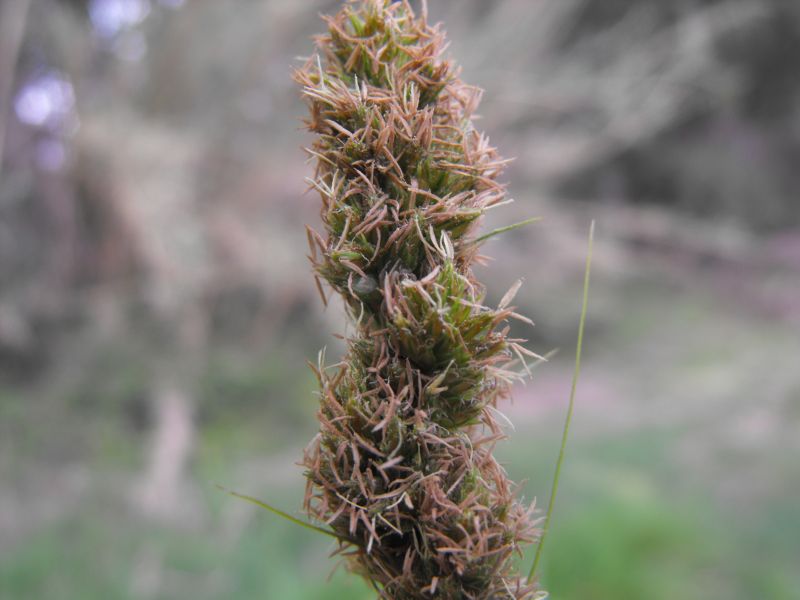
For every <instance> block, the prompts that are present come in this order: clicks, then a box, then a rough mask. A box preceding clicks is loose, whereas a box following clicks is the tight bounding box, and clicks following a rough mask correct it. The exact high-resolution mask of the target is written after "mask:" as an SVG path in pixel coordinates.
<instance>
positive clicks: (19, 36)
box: [0, 0, 31, 173]
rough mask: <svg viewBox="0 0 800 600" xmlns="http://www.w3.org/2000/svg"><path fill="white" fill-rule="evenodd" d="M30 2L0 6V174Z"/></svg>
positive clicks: (21, 0) (14, 1)
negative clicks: (15, 75) (15, 76)
mask: <svg viewBox="0 0 800 600" xmlns="http://www.w3.org/2000/svg"><path fill="white" fill-rule="evenodd" d="M30 5H31V0H4V2H3V3H2V4H0V173H2V168H3V150H4V148H5V137H6V122H7V120H8V119H9V118H10V116H11V96H12V93H13V91H14V73H15V72H16V68H17V58H18V57H19V50H20V47H21V46H22V40H23V38H24V37H25V29H26V25H27V22H28V9H29V8H30Z"/></svg>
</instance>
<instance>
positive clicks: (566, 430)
mask: <svg viewBox="0 0 800 600" xmlns="http://www.w3.org/2000/svg"><path fill="white" fill-rule="evenodd" d="M593 250H594V221H592V226H591V228H590V229H589V251H588V253H587V255H586V270H585V273H584V276H583V306H582V307H581V320H580V325H579V326H578V345H577V349H576V350H575V371H574V373H573V375H572V388H571V390H570V393H569V408H568V409H567V419H566V421H565V422H564V433H563V435H562V436H561V449H560V450H559V453H558V461H556V471H555V474H554V476H553V487H552V490H551V492H550V503H549V505H548V507H547V516H546V517H545V520H544V528H543V530H542V537H541V538H540V539H539V546H538V547H537V548H536V557H535V558H534V559H533V566H532V567H531V571H530V574H529V575H528V580H529V581H530V580H532V579H533V578H534V577H535V576H536V571H537V569H538V567H539V561H540V560H541V558H542V550H543V549H544V542H545V539H546V538H547V534H548V532H549V531H550V521H551V520H552V518H553V507H554V506H555V501H556V496H557V495H558V484H559V481H560V479H561V467H562V465H563V464H564V453H565V451H566V448H567V439H568V438H569V428H570V425H571V424H572V414H573V412H574V410H575V391H576V390H577V388H578V379H579V378H580V374H581V352H582V350H583V331H584V328H585V325H586V310H587V307H588V306H589V277H590V274H591V271H592V252H593Z"/></svg>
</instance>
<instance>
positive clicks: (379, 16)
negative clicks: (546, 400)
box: [295, 0, 537, 600]
mask: <svg viewBox="0 0 800 600" xmlns="http://www.w3.org/2000/svg"><path fill="white" fill-rule="evenodd" d="M325 19H326V22H327V25H328V31H327V33H325V34H324V35H321V36H319V37H317V38H316V44H317V50H318V52H317V54H316V55H315V56H314V57H312V58H311V59H309V61H308V62H307V63H306V64H305V66H304V67H303V68H301V69H299V70H298V71H297V72H296V73H295V79H296V81H297V82H298V83H300V84H301V85H302V87H303V95H304V97H305V99H306V100H307V102H308V104H309V107H310V119H309V120H308V123H307V124H308V128H309V129H310V130H311V131H312V132H313V133H314V134H316V138H315V141H314V143H313V146H312V147H311V148H309V149H308V152H309V153H310V155H311V156H312V157H313V158H314V159H315V162H316V173H315V177H314V178H313V180H312V185H313V187H314V188H316V190H317V191H318V192H319V194H320V196H321V198H322V213H321V214H322V222H323V224H324V228H325V235H319V234H317V233H316V232H314V231H313V230H311V229H309V230H308V232H309V244H310V246H311V260H312V263H313V266H314V270H315V273H316V276H317V280H318V284H320V285H319V287H320V292H321V293H322V295H323V300H324V299H325V294H324V290H323V286H322V284H321V281H320V280H324V281H325V282H327V284H328V285H329V286H330V288H332V289H333V290H334V291H335V292H337V293H338V294H340V295H341V297H342V298H343V300H344V304H345V306H346V308H347V311H348V313H349V315H350V317H351V321H352V323H353V326H354V327H353V328H354V334H353V335H352V337H351V338H349V339H348V340H347V344H348V350H347V354H346V356H345V357H344V359H343V361H342V362H341V363H340V364H339V365H338V366H336V367H333V368H326V367H325V366H324V365H323V364H320V365H319V366H318V367H316V368H315V371H316V373H317V376H318V378H319V383H320V388H321V393H320V411H319V420H320V424H321V428H320V434H319V435H318V436H317V437H316V438H315V440H314V441H313V442H312V444H311V446H310V447H309V448H308V450H307V452H306V454H305V456H304V466H305V468H306V475H307V478H308V487H307V493H306V499H305V507H306V510H307V511H308V513H309V514H310V516H311V517H312V518H314V519H316V520H318V521H321V522H323V523H325V524H326V525H327V526H328V527H330V529H331V530H332V532H333V533H334V534H335V536H336V537H337V538H338V539H339V542H340V552H341V553H342V554H344V555H345V556H346V557H347V561H348V564H349V566H350V568H351V569H352V570H354V571H356V572H358V573H359V574H361V575H363V576H364V577H366V578H367V579H368V580H369V581H370V582H371V583H372V584H373V585H374V586H375V588H376V590H377V591H378V592H379V594H380V595H381V597H383V598H386V599H390V600H414V599H422V598H440V599H443V600H461V599H468V600H501V599H503V600H505V599H516V600H525V599H531V598H533V597H534V596H535V595H536V589H535V586H534V585H533V584H532V583H530V582H527V581H526V580H525V579H524V578H521V577H519V576H518V575H516V574H515V571H514V568H513V565H512V562H513V561H512V558H513V555H514V554H515V553H516V552H518V551H519V550H520V548H521V547H522V546H523V545H525V544H528V543H531V542H533V541H534V540H535V538H536V536H537V532H536V530H535V528H534V523H533V521H532V518H531V513H532V507H529V506H525V505H523V504H522V503H521V502H520V501H519V500H518V499H517V498H516V496H515V493H514V486H513V484H512V482H511V481H510V480H509V478H508V476H507V475H506V473H505V471H504V469H503V468H502V467H501V466H500V465H499V464H498V462H497V461H496V460H495V458H494V457H493V455H492V451H493V447H494V444H495V443H496V442H497V441H498V440H499V439H501V438H502V437H503V433H502V431H501V428H500V427H499V425H498V423H497V421H496V414H497V413H496V410H495V409H494V407H495V405H496V404H497V402H498V401H499V400H501V399H504V398H505V397H507V396H508V394H509V389H510V386H511V384H512V383H513V381H514V380H515V379H516V378H517V377H518V373H517V372H516V371H515V370H514V364H512V363H515V362H518V361H522V362H523V363H524V355H529V356H534V357H535V356H536V355H534V354H533V353H530V352H529V351H528V350H526V349H525V348H523V346H522V345H521V342H522V341H523V340H516V339H511V338H510V337H509V335H508V332H509V327H508V321H509V320H510V319H515V318H516V319H521V320H523V321H526V319H525V318H524V317H522V316H520V315H518V314H516V313H515V312H514V309H513V307H510V306H509V304H510V302H511V300H512V297H513V294H514V293H515V291H516V288H517V287H518V286H514V287H513V288H512V290H511V291H510V292H509V293H508V294H507V295H506V297H505V298H503V300H502V301H501V302H500V304H499V306H498V307H496V308H490V307H488V306H484V303H483V299H484V295H485V292H484V288H483V286H481V284H480V283H479V282H477V281H476V280H475V278H474V276H473V273H472V269H471V266H472V265H473V264H474V263H475V262H476V261H479V260H480V259H481V257H480V255H479V249H480V246H481V243H482V239H483V238H480V237H477V234H476V227H477V224H478V222H479V220H480V218H481V217H482V215H484V213H485V212H486V211H487V210H488V209H490V208H492V207H494V206H498V205H500V204H502V203H504V202H505V201H506V193H505V189H504V187H503V185H501V184H500V183H498V181H497V178H498V176H499V175H500V173H501V172H502V170H503V167H504V164H505V162H504V161H503V160H501V159H500V158H499V157H498V155H497V153H496V151H495V149H494V148H492V147H491V146H490V144H489V142H488V139H487V138H486V137H485V136H484V135H482V134H481V133H479V132H478V131H477V130H476V129H475V127H474V123H473V114H474V111H475V109H476V107H477V105H478V102H479V99H480V90H478V89H477V88H474V87H470V86H468V85H465V84H464V83H463V82H461V81H460V80H459V78H458V72H457V70H456V68H455V67H454V66H453V65H452V64H451V63H450V62H449V61H448V60H446V59H445V58H444V57H443V55H442V53H443V50H444V46H445V40H444V35H443V33H442V32H441V30H440V28H439V27H438V26H431V25H429V24H428V22H427V18H426V14H425V11H424V10H423V11H422V14H421V15H420V16H417V15H415V14H414V12H413V11H412V9H411V7H410V5H409V4H408V3H407V2H400V3H394V2H391V1H390V0H360V1H351V2H348V3H346V4H345V6H344V7H343V9H342V10H341V11H340V12H339V13H338V14H337V15H335V16H332V17H325ZM321 362H322V361H321Z"/></svg>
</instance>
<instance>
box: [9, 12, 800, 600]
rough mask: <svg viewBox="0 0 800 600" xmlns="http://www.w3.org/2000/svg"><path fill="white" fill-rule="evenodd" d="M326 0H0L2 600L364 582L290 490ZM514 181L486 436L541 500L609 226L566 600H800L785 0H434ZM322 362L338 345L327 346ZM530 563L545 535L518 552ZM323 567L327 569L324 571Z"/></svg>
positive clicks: (566, 491)
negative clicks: (516, 358)
mask: <svg viewBox="0 0 800 600" xmlns="http://www.w3.org/2000/svg"><path fill="white" fill-rule="evenodd" d="M337 6H338V2H336V1H333V0H306V1H303V2H298V1H296V0H0V169H1V171H0V598H2V599H4V600H5V599H8V600H150V599H152V600H162V599H163V600H168V599H176V600H182V599H186V598H192V599H194V600H205V599H208V600H212V599H221V598H225V599H227V600H252V599H254V598H264V599H268V600H272V599H276V600H278V599H279V600H301V599H302V600H306V599H307V600H340V599H347V600H366V599H368V598H371V597H372V595H371V594H370V593H369V591H368V589H367V588H366V586H364V585H363V584H362V583H361V582H360V581H358V580H357V579H355V578H353V577H351V576H348V575H347V574H346V573H344V572H343V570H342V569H339V570H337V571H335V573H333V575H331V573H332V572H333V571H334V567H335V566H336V560H332V559H329V558H328V554H329V552H330V551H331V550H332V546H331V544H330V543H329V542H328V541H327V540H326V539H322V538H320V537H315V535H314V534H313V533H310V532H307V531H305V530H302V529H299V528H297V527H294V526H293V525H291V524H286V523H284V522H282V521H280V520H277V519H276V518H274V517H272V516H270V515H269V514H267V513H265V512H263V511H259V510H258V509H256V508H255V507H253V506H251V505H249V504H247V503H245V502H242V501H240V500H236V499H234V498H231V497H229V496H226V495H225V494H224V493H222V492H220V491H219V490H217V489H216V488H215V484H217V483H218V484H222V485H224V486H226V487H228V488H231V489H234V490H237V491H239V492H242V493H246V494H251V495H254V496H257V497H261V498H264V499H268V500H269V501H271V502H273V503H274V504H277V505H279V506H281V507H282V508H285V509H287V510H289V511H297V512H299V507H300V503H301V498H302V493H303V492H302V490H303V484H304V481H303V477H302V472H301V470H300V468H299V467H297V466H296V465H295V462H296V461H297V460H298V459H299V458H300V456H301V452H302V449H303V447H304V446H305V444H306V443H307V442H308V441H309V440H310V439H311V438H312V436H313V435H314V434H315V431H316V423H315V418H314V414H315V410H316V406H315V405H316V400H315V397H314V390H315V382H314V379H313V377H312V375H311V373H310V371H309V370H308V369H307V368H306V366H305V361H306V360H309V359H310V360H312V361H315V360H316V354H317V352H318V351H319V349H320V348H322V347H323V346H327V348H328V350H327V351H328V356H329V357H336V356H338V355H339V354H340V353H341V352H342V344H341V342H340V341H338V340H337V339H336V338H334V337H333V336H334V334H336V333H342V332H344V331H345V324H344V321H343V318H342V311H341V309H340V307H339V306H338V305H335V304H334V305H333V306H331V307H330V308H328V309H327V310H324V309H323V306H322V304H321V302H320V300H319V297H318V295H317V293H316V290H315V288H314V284H313V280H312V277H311V274H310V269H309V266H308V264H307V261H306V258H305V254H306V251H307V248H306V240H305V231H304V224H305V223H311V224H312V225H317V224H318V223H319V217H318V206H319V200H318V198H317V197H316V196H314V195H313V194H304V190H305V183H304V181H303V178H304V177H305V176H307V175H309V174H310V172H311V171H310V170H311V167H310V166H308V165H306V164H305V163H304V160H305V158H304V155H303V153H302V151H301V149H300V148H301V146H303V145H307V144H309V142H310V138H309V135H308V134H306V133H305V132H302V131H300V129H299V128H300V119H301V118H302V116H303V114H304V112H305V108H304V106H303V105H302V103H301V102H300V101H299V100H298V90H297V89H296V88H295V86H294V85H293V84H292V83H291V81H290V71H291V68H292V66H293V65H298V64H299V62H298V60H297V57H298V56H303V55H308V54H310V52H311V43H310V41H309V36H310V35H311V34H312V33H314V32H317V31H319V30H320V29H321V23H320V21H319V19H318V13H319V12H327V13H330V12H333V11H335V10H336V9H337ZM430 11H431V13H432V15H431V16H432V18H433V19H434V20H440V19H441V20H443V21H444V22H445V24H446V29H447V30H448V31H449V33H450V38H451V40H452V46H451V54H452V55H453V56H454V57H455V58H456V59H457V60H458V61H459V62H460V63H461V64H462V65H463V69H464V73H463V76H464V78H465V79H466V80H467V81H468V82H470V83H474V84H477V85H479V86H481V87H483V88H485V89H486V90H487V93H486V95H485V97H484V103H483V105H482V110H481V114H482V116H483V119H482V121H481V123H480V126H481V127H482V128H484V129H485V130H486V131H487V132H488V134H489V135H490V136H491V138H492V141H493V142H494V143H495V144H496V145H498V146H499V148H500V150H501V152H502V153H503V154H504V155H505V156H514V157H517V160H516V162H515V163H514V164H513V165H512V167H511V168H510V169H509V171H508V173H507V175H506V180H507V181H508V182H509V184H510V190H511V194H512V196H513V197H515V198H516V199H517V202H516V203H515V204H514V205H512V206H511V207H508V208H507V209H505V210H504V211H496V213H495V214H492V215H491V219H490V220H488V221H487V223H486V227H487V229H488V228H492V227H499V226H502V225H505V224H508V223H513V222H516V221H520V220H522V219H525V218H528V217H531V216H542V217H544V222H542V223H540V224H537V225H533V226H530V227H528V228H525V229H522V230H517V231H515V232H513V233H510V234H507V235H505V236H504V237H502V238H497V239H494V240H492V241H491V242H490V243H488V244H487V245H486V246H485V252H486V253H487V254H490V255H492V256H493V257H494V259H495V260H494V261H493V262H492V263H491V265H490V266H489V267H487V268H480V269H479V270H478V272H477V275H478V277H479V278H481V279H482V280H484V281H485V282H486V283H487V285H488V288H489V290H490V293H489V300H490V301H495V302H496V301H497V300H499V298H500V297H501V296H502V295H503V293H504V292H505V291H506V290H507V289H508V288H509V287H510V286H511V284H512V283H513V282H514V281H515V280H516V279H517V278H519V277H520V276H523V277H525V280H526V285H525V286H524V288H523V290H522V292H521V294H520V295H519V296H518V300H519V307H520V309H519V310H520V312H523V313H525V314H527V315H530V316H531V317H532V318H533V319H534V320H535V321H536V323H537V326H536V328H534V329H532V330H529V329H520V330H519V332H518V333H519V334H520V335H521V336H524V337H526V338H528V339H529V340H530V343H529V347H531V348H532V349H534V350H536V351H537V352H540V353H545V352H548V351H550V350H552V349H555V348H560V349H561V352H560V354H559V355H558V356H557V357H556V358H555V359H554V360H552V361H551V362H550V363H549V364H547V365H545V366H542V367H540V368H539V369H537V371H536V372H535V376H534V378H533V380H532V381H530V382H529V383H528V384H527V385H526V386H521V387H520V388H519V389H518V390H517V391H516V396H515V402H514V404H513V405H510V406H506V407H505V411H504V412H505V413H506V414H507V415H508V416H509V418H510V420H511V421H513V423H514V424H515V430H514V431H510V436H511V439H510V441H508V442H505V443H503V444H501V446H500V447H499V448H498V452H499V454H500V456H501V459H502V460H503V462H504V464H505V465H506V466H507V468H508V470H509V472H510V474H511V475H512V476H513V478H515V479H516V480H519V481H523V485H522V490H521V492H522V493H523V495H524V496H525V498H527V499H533V498H534V497H538V498H539V500H540V506H544V504H545V503H546V500H547V495H548V492H549V484H550V479H551V476H552V469H553V465H554V461H555V458H556V455H557V446H558V439H559V435H560V428H561V424H562V420H563V415H564V413H565V408H566V401H567V396H568V389H569V380H570V376H571V369H572V355H573V351H574V343H575V335H576V331H577V324H578V315H579V308H580V286H581V279H582V275H583V261H584V258H585V252H586V236H587V232H588V226H589V222H590V220H591V219H593V218H594V219H597V222H598V232H597V235H598V239H597V245H596V258H595V270H594V280H593V288H592V299H591V309H590V314H589V321H588V339H587V342H586V348H585V362H584V364H585V367H584V372H583V377H582V380H581V383H580V388H579V397H578V407H577V414H576V418H575V423H574V429H573V431H574V436H573V438H572V440H571V442H570V446H569V450H568V456H567V463H566V466H565V473H564V481H563V485H562V489H561V495H560V498H559V503H558V507H557V510H556V514H555V521H554V524H553V529H552V534H551V537H550V538H549V542H548V549H547V551H546V555H545V560H544V566H543V570H542V580H543V584H544V585H545V587H546V588H547V589H549V590H551V592H552V597H553V598H554V599H559V600H667V599H674V598H692V599H694V598H697V599H702V600H723V599H724V600H753V599H759V600H797V599H798V598H799V597H800V596H798V594H799V593H800V592H798V590H799V589H800V568H798V565H800V502H799V501H798V498H800V197H798V192H800V168H798V166H800V70H799V69H798V64H797V58H798V56H800V3H797V2H793V1H791V0H670V1H664V0H602V1H600V0H496V1H492V2H490V1H488V0H430ZM331 360H332V361H335V358H332V359H331ZM531 557H532V555H530V554H529V555H528V556H527V557H526V562H525V563H524V564H525V565H526V566H527V565H528V564H530V563H529V561H530V560H531ZM329 578H330V579H329Z"/></svg>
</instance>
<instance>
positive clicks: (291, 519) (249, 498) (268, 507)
mask: <svg viewBox="0 0 800 600" xmlns="http://www.w3.org/2000/svg"><path fill="white" fill-rule="evenodd" d="M217 488H219V489H220V490H222V491H223V492H225V493H226V494H230V495H231V496H233V497H234V498H239V500H244V501H246V502H249V503H250V504H255V505H256V506H258V507H260V508H263V509H266V510H268V511H269V512H271V513H272V514H274V515H278V516H279V517H282V518H284V519H286V520H287V521H289V522H290V523H294V524H295V525H299V526H300V527H304V528H305V529H308V530H310V531H315V532H316V533H321V534H323V535H327V536H328V537H332V538H334V539H337V540H344V538H341V537H339V536H338V535H336V534H335V533H334V532H332V531H328V530H327V529H323V528H322V527H317V526H316V525H312V524H311V523H307V522H305V521H303V520H301V519H298V518H297V517H293V516H292V515H290V514H289V513H287V512H284V511H282V510H281V509H279V508H275V507H274V506H271V505H269V504H267V503H266V502H262V501H261V500H258V499H257V498H253V497H252V496H245V495H244V494H239V493H237V492H232V491H231V490H229V489H226V488H224V487H222V486H221V485H218V486H217Z"/></svg>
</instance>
